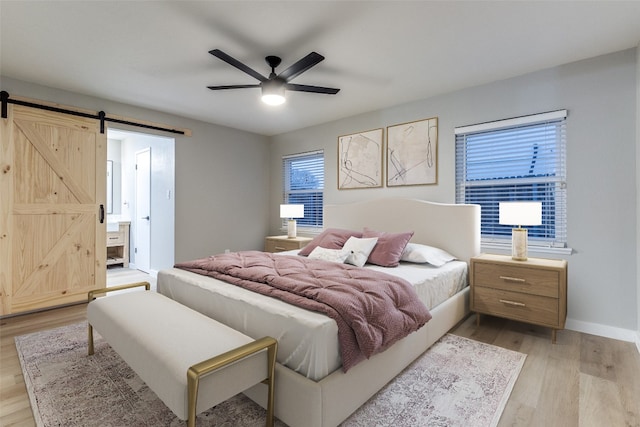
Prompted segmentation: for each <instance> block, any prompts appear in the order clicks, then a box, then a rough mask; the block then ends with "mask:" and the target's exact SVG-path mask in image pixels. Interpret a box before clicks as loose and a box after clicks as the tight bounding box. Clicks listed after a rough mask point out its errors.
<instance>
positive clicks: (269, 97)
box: [262, 83, 285, 105]
mask: <svg viewBox="0 0 640 427" xmlns="http://www.w3.org/2000/svg"><path fill="white" fill-rule="evenodd" d="M262 102H264V103H265V104H267V105H281V104H284V102H285V97H284V86H282V85H274V84H269V85H267V84H264V83H263V85H262Z"/></svg>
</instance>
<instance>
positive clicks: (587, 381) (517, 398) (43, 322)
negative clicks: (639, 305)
mask: <svg viewBox="0 0 640 427" xmlns="http://www.w3.org/2000/svg"><path fill="white" fill-rule="evenodd" d="M124 276H126V272H122V274H121V275H118V277H120V278H122V277H124ZM129 277H130V278H132V280H130V281H138V280H139V279H140V276H135V279H133V277H134V276H129ZM122 280H125V279H122ZM112 284H119V283H112ZM81 321H86V304H80V305H75V306H71V307H64V308H59V309H55V310H50V311H46V312H41V313H33V314H28V315H23V316H17V317H12V318H7V319H2V320H0V334H1V338H0V350H1V359H0V365H1V366H0V382H1V384H0V396H1V401H0V426H7V427H8V426H33V425H35V423H34V420H33V415H32V413H31V408H30V405H29V398H28V396H27V392H26V389H25V386H24V381H23V378H22V372H21V369H20V363H19V361H18V356H17V353H16V348H15V343H14V337H15V336H16V335H23V334H28V333H31V332H36V331H40V330H44V329H49V328H55V327H58V326H62V325H67V324H72V323H77V322H81ZM452 332H453V333H455V334H457V335H461V336H464V337H468V338H472V339H475V340H477V341H482V342H485V343H489V344H493V345H497V346H500V347H504V348H508V349H511V350H516V351H520V352H522V353H526V354H527V360H526V362H525V365H524V367H523V369H522V372H521V374H520V376H519V378H518V381H517V383H516V385H515V387H514V390H513V392H512V393H511V396H510V398H509V401H508V402H507V405H506V408H505V411H504V413H503V415H502V418H501V420H500V423H499V426H545V427H546V426H562V427H565V426H585V427H586V426H598V427H600V426H634V427H640V353H638V350H637V349H636V347H635V345H634V344H632V343H628V342H622V341H616V340H612V339H607V338H602V337H597V336H593V335H588V334H583V333H579V332H573V331H567V330H565V331H559V332H558V339H557V343H556V344H551V332H550V331H549V329H546V328H542V327H537V326H531V325H526V324H523V323H518V322H513V321H508V320H504V319H498V318H494V317H489V316H482V317H481V322H480V326H479V327H476V325H475V315H472V316H470V317H469V318H467V319H466V320H465V321H464V322H463V323H461V324H460V325H459V326H458V327H457V328H455V329H454V330H453V331H452Z"/></svg>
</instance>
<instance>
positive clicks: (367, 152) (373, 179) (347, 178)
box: [338, 128, 384, 190]
mask: <svg viewBox="0 0 640 427" xmlns="http://www.w3.org/2000/svg"><path fill="white" fill-rule="evenodd" d="M383 134H384V129H383V128H379V129H372V130H368V131H365V132H357V133H352V134H349V135H343V136H339V137H338V190H347V189H356V188H379V187H382V185H383V176H382V175H383V171H382V156H383V154H384V152H383V150H382V146H383V143H384V138H383V136H384V135H383Z"/></svg>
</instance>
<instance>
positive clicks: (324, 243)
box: [298, 228, 362, 256]
mask: <svg viewBox="0 0 640 427" xmlns="http://www.w3.org/2000/svg"><path fill="white" fill-rule="evenodd" d="M351 236H354V237H358V238H360V237H362V233H361V232H359V231H351V230H343V229H340V228H327V229H326V230H324V231H323V232H322V233H320V234H318V235H317V236H316V237H315V238H314V239H313V240H312V241H310V242H309V243H308V244H307V245H306V246H305V247H304V248H302V249H301V250H300V252H298V255H302V256H307V255H309V254H310V253H311V251H313V250H314V249H315V248H316V247H318V246H320V247H321V248H325V249H342V247H343V246H344V244H345V242H346V241H347V240H348V239H349V237H351Z"/></svg>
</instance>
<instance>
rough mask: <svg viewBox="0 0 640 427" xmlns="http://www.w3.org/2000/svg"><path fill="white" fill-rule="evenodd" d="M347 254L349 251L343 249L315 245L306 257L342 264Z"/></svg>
mask: <svg viewBox="0 0 640 427" xmlns="http://www.w3.org/2000/svg"><path fill="white" fill-rule="evenodd" d="M348 256H349V251H345V250H344V249H327V248H321V247H320V246H316V247H315V248H314V249H313V250H312V251H311V253H310V254H309V256H308V258H310V259H321V260H324V261H331V262H338V263H340V264H343V263H344V260H346V259H347V257H348Z"/></svg>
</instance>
